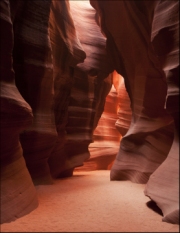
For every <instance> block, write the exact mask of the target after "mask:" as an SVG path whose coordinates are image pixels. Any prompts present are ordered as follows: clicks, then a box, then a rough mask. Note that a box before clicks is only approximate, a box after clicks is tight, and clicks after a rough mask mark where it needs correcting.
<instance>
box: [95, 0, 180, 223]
mask: <svg viewBox="0 0 180 233" xmlns="http://www.w3.org/2000/svg"><path fill="white" fill-rule="evenodd" d="M160 3H161V2H160V1H153V2H151V1H138V2H137V1H112V2H111V3H110V2H108V1H103V2H100V1H91V4H92V6H94V7H95V8H96V10H97V12H98V13H99V19H100V20H99V22H100V25H101V28H102V30H103V31H104V33H105V34H106V36H107V50H108V52H109V55H110V54H111V57H112V59H113V62H114V64H115V67H116V70H117V71H118V73H120V74H121V75H122V76H123V77H124V78H125V85H126V89H127V91H128V94H129V97H130V100H131V109H132V120H131V125H130V128H129V130H128V131H127V133H126V134H125V135H124V137H123V138H122V140H121V145H120V150H119V153H118V155H117V158H116V160H115V163H114V164H113V167H112V169H111V176H110V177H111V180H124V179H130V180H131V181H133V182H139V183H146V182H147V181H148V179H149V176H150V175H151V174H152V173H153V172H154V171H155V170H156V169H157V168H158V167H159V165H160V164H162V162H163V161H165V159H166V157H167V154H168V152H169V151H170V148H172V149H173V148H174V144H173V146H172V141H173V135H174V130H173V118H172V116H171V115H170V114H169V113H168V111H167V110H168V109H165V107H164V106H165V104H166V96H167V79H166V75H165V72H164V70H163V67H162V61H161V59H160V58H159V57H158V56H157V52H156V50H155V48H154V46H153V43H151V37H152V35H151V28H152V25H153V20H154V19H155V17H156V16H157V15H158V13H159V12H160V9H158V8H161V6H162V5H163V4H164V6H165V8H164V9H165V10H168V9H170V8H172V7H173V5H174V4H175V5H176V7H175V8H176V10H175V11H174V13H175V14H176V15H177V14H178V13H177V12H178V10H177V9H178V8H177V5H178V2H177V1H172V2H170V1H164V3H163V4H161V5H159V4H160ZM163 15H164V17H165V19H164V21H165V20H166V21H167V22H169V23H170V24H171V22H172V21H173V19H172V18H174V16H173V14H172V15H171V14H170V15H169V14H167V15H165V14H163ZM117 21H118V22H119V23H118V24H117V23H116V22H117ZM176 22H177V21H176ZM170 24H169V25H168V26H169V27H170V28H169V30H171V25H170ZM161 25H163V23H162V24H161ZM129 28H130V30H129ZM156 29H157V28H156ZM165 31H166V30H165ZM156 33H157V32H156ZM175 34H176V32H175ZM169 43H172V44H173V42H172V40H171V42H169ZM160 48H162V47H161V46H160ZM171 52H172V53H171V55H172V56H169V59H171V58H174V56H173V53H174V52H175V51H173V50H171ZM172 60H173V59H172ZM172 60H171V61H172ZM177 60H178V59H177V58H176V57H175V58H174V63H173V64H174V65H175V66H176V65H177ZM167 62H168V59H167ZM175 138H176V137H175ZM171 146H172V147H171ZM176 153H177V152H175V151H174V156H175V157H176V155H175V154H176ZM168 158H169V157H168ZM167 160H169V159H167ZM171 161H172V159H171ZM174 162H175V163H176V160H174ZM173 166H175V164H174V165H173V164H172V166H171V169H173ZM159 169H161V171H160V170H159ZM159 169H157V170H156V171H157V173H158V174H159V173H160V174H163V172H162V170H163V169H162V168H161V167H159ZM175 170H176V171H177V166H176V169H175ZM176 171H175V172H174V174H175V175H173V176H174V177H173V176H172V179H173V180H174V181H173V194H171V196H169V198H171V201H164V203H163V204H162V206H161V204H160V203H161V202H158V203H159V206H161V209H162V210H163V211H164V210H165V209H166V211H167V212H169V213H173V214H174V213H175V214H174V215H173V214H172V215H173V216H172V215H171V214H170V215H171V216H169V218H171V217H172V219H173V221H174V222H175V223H177V222H178V218H177V209H176V207H175V206H174V205H173V204H172V203H173V201H174V203H176V204H175V205H177V203H178V199H177V186H178V184H177V179H176V178H175V177H176V174H177V173H176ZM164 172H166V171H165V170H164ZM154 174H156V173H154ZM152 177H153V175H152ZM159 178H160V179H162V180H164V178H163V176H162V177H161V176H160V175H159ZM152 180H153V178H152ZM156 180H157V182H158V178H156ZM162 180H161V183H162V185H161V187H163V186H164V191H163V189H162V191H159V192H160V193H161V192H162V193H163V192H165V193H166V191H167V192H168V190H169V188H165V183H166V185H168V183H169V182H167V181H166V182H165V181H164V182H162ZM163 183H164V184H163ZM156 184H157V183H156ZM156 184H155V186H156ZM155 186H154V187H155ZM160 190H161V189H160ZM149 192H150V191H149ZM174 195H175V196H174ZM157 196H159V195H157ZM163 196H164V195H162V196H161V198H162V200H163ZM173 196H174V197H173ZM164 200H165V199H164ZM162 202H163V201H162ZM167 203H169V204H170V206H171V208H172V209H171V208H168V207H166V204H167ZM166 211H164V212H163V214H164V216H167V213H166ZM167 218H168V217H167ZM167 218H166V217H164V220H165V221H168V219H167ZM172 219H171V221H172Z"/></svg>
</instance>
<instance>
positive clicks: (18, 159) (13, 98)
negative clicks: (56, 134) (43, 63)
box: [0, 0, 38, 223]
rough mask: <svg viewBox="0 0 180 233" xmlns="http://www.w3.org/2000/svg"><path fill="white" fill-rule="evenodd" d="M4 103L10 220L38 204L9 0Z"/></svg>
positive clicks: (1, 16)
mask: <svg viewBox="0 0 180 233" xmlns="http://www.w3.org/2000/svg"><path fill="white" fill-rule="evenodd" d="M0 25H1V27H0V31H1V36H0V44H1V57H0V74H1V75H0V78H1V80H0V82H1V83H0V85H1V92H0V100H1V101H0V103H1V137H0V138H1V145H0V147H1V154H0V155H1V157H0V163H1V182H0V183H1V220H0V223H4V222H10V221H13V220H16V219H17V218H19V217H21V216H23V215H25V214H28V213H29V212H31V211H32V210H34V209H35V208H36V207H37V206H38V200H37V196H36V190H35V188H34V185H33V182H32V179H31V177H30V174H29V172H28V170H27V168H26V163H25V161H24V158H23V156H22V155H23V151H22V147H21V144H20V142H19V133H20V132H22V130H24V129H26V128H27V127H28V126H29V125H30V124H31V123H32V110H31V107H30V106H29V105H28V104H27V103H26V101H25V100H24V99H23V98H22V96H21V95H20V93H19V91H18V89H17V88H16V86H15V74H14V70H13V58H12V50H13V46H14V43H13V38H14V34H13V25H12V21H11V13H10V4H9V1H7V0H3V1H1V2H0Z"/></svg>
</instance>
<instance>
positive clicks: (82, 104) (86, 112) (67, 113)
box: [49, 1, 112, 177]
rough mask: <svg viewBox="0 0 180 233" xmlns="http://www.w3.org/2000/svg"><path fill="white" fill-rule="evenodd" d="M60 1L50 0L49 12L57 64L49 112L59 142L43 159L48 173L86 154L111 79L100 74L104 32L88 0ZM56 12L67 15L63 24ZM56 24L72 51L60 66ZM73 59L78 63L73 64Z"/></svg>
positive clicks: (105, 66)
mask: <svg viewBox="0 0 180 233" xmlns="http://www.w3.org/2000/svg"><path fill="white" fill-rule="evenodd" d="M61 4H62V2H60V1H53V8H52V12H51V17H50V23H51V28H52V30H51V35H52V36H51V37H52V44H53V46H54V55H55V56H54V57H55V61H54V62H55V63H56V64H57V65H56V70H57V72H56V74H57V76H56V77H55V85H56V86H55V106H56V107H55V116H56V125H57V131H58V134H59V141H61V145H60V143H59V142H58V144H57V146H56V148H55V149H54V151H53V154H52V156H51V157H50V159H49V165H50V169H51V173H52V174H53V176H54V177H63V176H70V175H72V172H73V170H74V168H75V167H77V166H81V165H82V164H83V162H84V160H86V159H88V158H89V156H90V154H89V151H88V145H89V143H91V142H92V134H93V130H94V128H95V127H96V125H97V122H98V120H99V118H100V116H101V114H102V112H103V108H104V104H105V98H106V95H107V94H108V92H109V91H110V88H111V85H112V81H111V80H109V79H107V80H104V79H105V78H106V77H108V75H109V73H110V72H111V71H112V68H111V67H110V65H109V62H108V58H107V55H106V51H105V38H104V37H103V35H102V34H101V32H100V29H99V27H98V25H97V24H96V21H95V10H94V9H93V8H92V7H91V5H90V4H89V2H88V1H70V6H69V4H68V2H67V1H65V2H64V3H63V4H64V7H63V8H62V9H63V11H62V10H61V9H60V8H61V7H62V6H61ZM65 9H66V10H65ZM59 12H61V13H60V14H59ZM61 14H62V16H63V17H65V18H66V17H68V20H66V21H65V26H63V27H62V25H61V24H60V25H58V24H57V22H61V21H57V17H60V16H59V15H61ZM71 17H72V18H71ZM70 19H71V20H70ZM72 19H73V21H72ZM67 22H68V23H67ZM70 22H71V23H70ZM73 22H74V24H73ZM60 28H65V29H66V33H64V32H63V33H64V34H66V35H69V38H66V37H65V36H64V40H63V42H64V43H65V44H66V45H67V48H68V50H69V51H70V52H71V51H77V52H76V53H75V54H74V57H75V58H76V60H75V62H72V63H70V62H69V61H68V59H67V61H66V63H65V66H64V67H66V69H65V71H62V68H61V67H60V65H59V64H60V61H61V60H60V59H61V57H62V58H63V59H64V56H63V55H61V54H62V52H61V53H60V50H62V48H61V46H60V45H58V52H57V46H56V45H57V44H58V43H59V40H58V38H59V37H60V34H62V33H61V32H60V31H61V30H60ZM75 30H76V31H75ZM92 32H94V33H92ZM73 40H76V42H75V43H72V45H70V46H69V44H68V43H69V41H73ZM60 41H61V40H60ZM63 42H62V43H63ZM60 43H61V42H60ZM74 45H75V46H74ZM76 45H78V46H76ZM72 46H74V48H73V49H71V47H72ZM81 46H82V47H81ZM64 55H66V54H65V53H64ZM66 56H69V55H66ZM85 56H86V59H85ZM79 58H80V59H79ZM84 59H85V60H84ZM83 60H84V62H83ZM77 61H78V62H80V61H81V62H83V63H80V64H77ZM74 64H77V66H76V67H75V66H74ZM58 67H59V68H58ZM60 80H61V81H60ZM56 87H58V88H56ZM62 99H63V102H62ZM62 138H63V140H62ZM62 142H63V143H62Z"/></svg>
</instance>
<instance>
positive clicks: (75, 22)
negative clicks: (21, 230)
mask: <svg viewBox="0 0 180 233" xmlns="http://www.w3.org/2000/svg"><path fill="white" fill-rule="evenodd" d="M90 2H91V4H92V6H93V7H94V8H95V9H96V11H95V9H93V8H92V7H91V6H90V3H89V2H88V1H70V2H69V1H66V0H62V1H56V0H54V1H52V3H51V0H46V1H44V0H38V1H37V0H27V1H24V0H16V1H15V0H1V1H0V13H1V14H0V22H1V28H0V29H1V37H0V41H1V63H0V70H1V93H0V97H1V157H0V158H1V190H2V191H1V203H2V204H1V212H2V218H1V223H3V222H8V221H12V220H14V219H16V218H18V217H20V216H23V215H24V214H27V213H29V212H30V211H32V210H33V209H34V208H36V207H37V205H38V201H37V197H36V190H35V188H34V186H33V183H32V179H33V182H34V184H50V183H52V177H51V176H53V177H54V178H55V177H63V176H69V175H72V173H73V170H74V168H75V167H77V166H81V165H82V164H83V162H84V161H85V160H86V159H88V158H89V157H90V153H89V152H91V158H90V160H89V164H90V166H92V164H91V162H92V161H93V160H96V159H97V161H96V165H97V167H96V168H94V167H93V169H102V168H103V169H110V166H111V164H110V163H111V162H112V160H113V159H114V158H115V154H116V152H117V150H118V147H117V144H119V140H120V138H119V137H120V134H121V135H122V136H123V138H122V140H121V144H120V149H119V152H118V154H117V156H116V159H115V162H114V163H113V166H112V168H111V176H110V178H111V180H124V179H129V180H131V181H133V182H138V183H147V185H146V189H145V194H146V195H147V196H149V197H150V198H151V199H152V200H153V201H155V202H156V203H157V205H158V206H159V207H160V208H161V209H162V212H163V215H164V217H163V221H167V222H171V223H178V222H179V215H178V213H179V199H178V190H179V183H178V177H179V176H178V174H179V167H178V163H177V161H178V159H179V158H178V150H179V141H178V139H179V133H178V130H177V129H178V126H179V110H178V106H179V100H178V97H179V87H178V72H179V58H178V53H179V34H178V30H179V23H178V6H179V2H178V1H177V0H173V1H168V0H165V1H160V0H158V1H135V0H134V1H98V0H92V1H90ZM96 12H97V13H96ZM167 12H168V13H167ZM101 30H102V32H103V34H104V35H105V36H106V38H107V40H106V38H105V37H104V36H103V35H102V33H101ZM114 69H115V70H116V72H117V73H118V74H120V75H121V79H120V76H119V75H118V74H116V73H115V72H114V74H113V79H112V77H111V75H109V74H110V73H112V71H113V70H114ZM122 77H123V79H122ZM112 83H113V84H114V87H115V89H116V90H115V89H111V87H112ZM125 88H126V90H125ZM110 90H111V92H110ZM126 91H127V92H126ZM109 92H110V93H109ZM108 93H109V95H108ZM106 96H107V98H106ZM106 100H107V102H106ZM105 102H106V104H105ZM118 105H119V107H118ZM117 109H118V113H117ZM103 111H104V113H103ZM116 114H117V115H116ZM101 116H102V117H101ZM100 117H101V119H100ZM98 122H99V125H98ZM115 127H116V128H117V130H118V131H119V132H118V131H116V129H115ZM93 133H94V139H95V143H94V144H93V143H92V144H91V147H90V149H88V146H89V144H90V143H91V142H92V141H93ZM119 133H120V134H119ZM19 138H20V141H19ZM173 139H174V142H173ZM97 142H98V143H97ZM99 143H100V144H99ZM97 144H99V145H97ZM105 144H106V147H104V146H105ZM107 144H108V147H107ZM93 146H94V148H93ZM102 146H103V149H102ZM95 147H96V148H95ZM99 151H101V153H100V152H99ZM22 155H24V157H23V156H22ZM104 159H107V160H106V162H105V163H104V161H103V160H104ZM87 164H88V163H87ZM27 168H28V169H27ZM28 171H29V172H28ZM29 173H30V174H29ZM30 175H31V176H30ZM31 177H32V179H31ZM17 206H18V207H17Z"/></svg>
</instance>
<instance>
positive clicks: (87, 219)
mask: <svg viewBox="0 0 180 233" xmlns="http://www.w3.org/2000/svg"><path fill="white" fill-rule="evenodd" d="M109 173H110V171H108V170H102V171H76V172H74V175H73V177H69V178H64V179H58V180H55V181H54V184H53V185H39V186H36V189H37V193H38V198H39V206H38V208H37V209H36V210H34V211H32V212H31V213H30V214H28V215H26V216H24V217H22V218H20V219H17V220H16V221H14V222H11V223H4V224H2V225H1V232H179V225H173V224H170V223H166V222H162V216H161V215H159V214H158V213H156V212H154V211H153V210H152V209H150V208H148V207H147V205H146V203H148V202H149V201H150V199H149V198H148V197H146V196H145V195H144V188H145V185H144V184H135V183H132V182H130V181H110V174H109Z"/></svg>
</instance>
